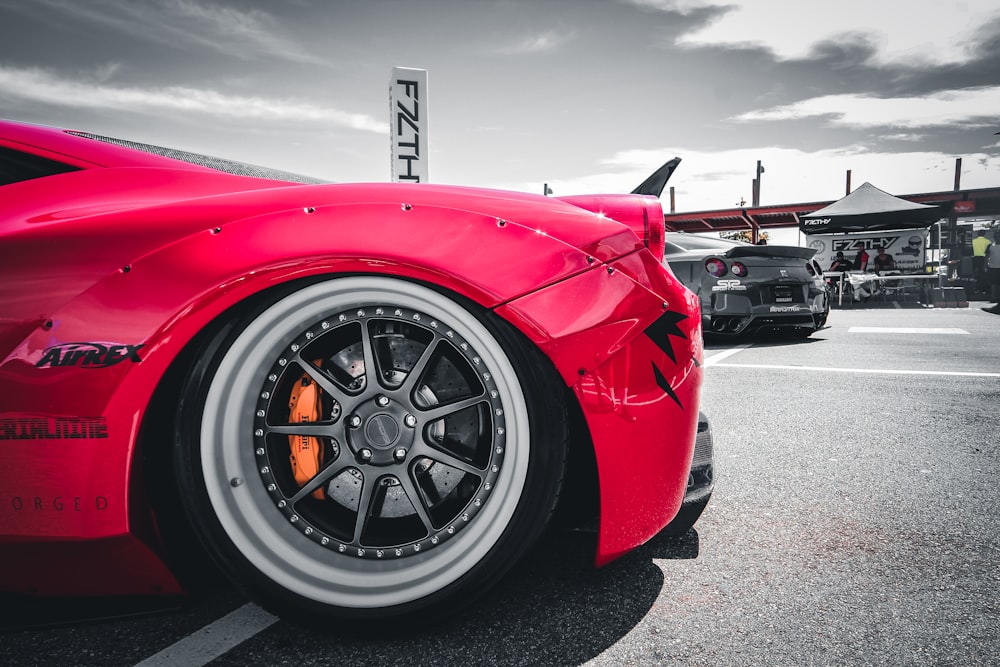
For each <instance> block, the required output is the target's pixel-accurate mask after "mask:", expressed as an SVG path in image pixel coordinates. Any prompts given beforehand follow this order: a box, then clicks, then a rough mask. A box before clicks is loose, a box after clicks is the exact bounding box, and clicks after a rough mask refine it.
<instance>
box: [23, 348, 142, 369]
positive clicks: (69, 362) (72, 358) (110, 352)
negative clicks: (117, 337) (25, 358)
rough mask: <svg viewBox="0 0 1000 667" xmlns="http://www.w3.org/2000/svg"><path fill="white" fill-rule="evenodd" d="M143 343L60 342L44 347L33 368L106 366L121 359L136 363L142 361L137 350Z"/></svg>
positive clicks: (112, 364) (121, 360)
mask: <svg viewBox="0 0 1000 667" xmlns="http://www.w3.org/2000/svg"><path fill="white" fill-rule="evenodd" d="M145 346H146V345H145V343H142V344H139V345H121V344H118V343H62V344H61V345H53V346H52V347H49V348H46V349H45V353H44V354H43V355H42V359H41V361H39V362H38V363H37V364H35V368H44V367H46V366H48V367H49V368H56V367H59V368H62V367H65V366H79V367H80V368H107V367H108V366H114V365H115V364H120V363H121V362H123V361H126V360H127V361H129V362H131V363H133V364H134V363H138V362H140V361H142V359H141V358H140V357H139V350H141V349H142V348H144V347H145Z"/></svg>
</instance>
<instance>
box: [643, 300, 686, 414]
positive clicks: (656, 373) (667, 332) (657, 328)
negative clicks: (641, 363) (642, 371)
mask: <svg viewBox="0 0 1000 667" xmlns="http://www.w3.org/2000/svg"><path fill="white" fill-rule="evenodd" d="M686 319H687V315H684V314H682V313H676V312H674V311H672V310H668V311H667V312H665V313H663V315H661V316H660V317H658V318H657V319H656V321H655V322H653V323H652V324H650V325H649V326H648V327H646V335H647V336H649V339H650V340H651V341H653V343H655V344H656V347H658V348H660V349H661V350H663V352H664V353H665V354H666V355H667V356H668V357H670V361H672V362H674V363H675V364H676V363H677V355H675V354H674V346H673V344H672V343H671V342H670V336H678V337H680V338H685V339H686V338H687V336H685V335H684V332H683V331H681V329H680V327H678V326H677V325H678V324H679V323H680V322H681V321H683V320H686ZM653 377H654V378H655V379H656V386H658V387H659V388H660V389H662V390H663V392H664V393H665V394H666V395H667V396H669V397H670V398H671V399H673V401H674V403H676V404H677V405H678V406H679V407H680V408H681V409H682V410H683V409H684V406H683V405H681V402H680V399H678V398H677V394H676V393H674V389H673V387H671V386H670V383H669V382H667V378H666V377H665V376H664V375H663V372H662V371H661V370H660V369H659V368H657V367H656V362H653Z"/></svg>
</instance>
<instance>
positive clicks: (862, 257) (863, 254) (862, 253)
mask: <svg viewBox="0 0 1000 667" xmlns="http://www.w3.org/2000/svg"><path fill="white" fill-rule="evenodd" d="M859 243H860V244H861V245H859V246H858V255H857V257H855V258H854V270H855V271H867V270H868V251H866V250H865V246H864V242H863V241H860V242H859Z"/></svg>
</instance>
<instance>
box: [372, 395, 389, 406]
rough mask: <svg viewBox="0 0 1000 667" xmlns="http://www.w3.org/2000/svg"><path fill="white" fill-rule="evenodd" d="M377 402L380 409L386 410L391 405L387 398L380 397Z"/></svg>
mask: <svg viewBox="0 0 1000 667" xmlns="http://www.w3.org/2000/svg"><path fill="white" fill-rule="evenodd" d="M375 402H376V403H377V404H378V406H379V407H380V408H384V407H385V406H387V405H389V398H388V397H387V396H379V397H378V398H376V399H375Z"/></svg>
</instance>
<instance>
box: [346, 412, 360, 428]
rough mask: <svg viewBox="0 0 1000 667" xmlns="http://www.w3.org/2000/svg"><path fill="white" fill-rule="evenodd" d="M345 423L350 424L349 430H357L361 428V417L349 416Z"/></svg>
mask: <svg viewBox="0 0 1000 667" xmlns="http://www.w3.org/2000/svg"><path fill="white" fill-rule="evenodd" d="M347 423H348V424H350V426H351V428H358V427H359V426H361V417H359V416H358V415H351V418H350V419H349V420H347Z"/></svg>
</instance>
